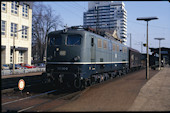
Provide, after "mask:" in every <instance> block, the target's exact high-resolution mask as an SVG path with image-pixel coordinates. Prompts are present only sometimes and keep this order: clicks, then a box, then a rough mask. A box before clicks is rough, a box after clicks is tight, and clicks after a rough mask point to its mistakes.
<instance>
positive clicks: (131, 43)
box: [129, 33, 132, 48]
mask: <svg viewBox="0 0 170 113" xmlns="http://www.w3.org/2000/svg"><path fill="white" fill-rule="evenodd" d="M129 35H130V48H132V38H131V33H129Z"/></svg>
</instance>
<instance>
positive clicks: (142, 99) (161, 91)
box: [128, 66, 170, 111]
mask: <svg viewBox="0 0 170 113" xmlns="http://www.w3.org/2000/svg"><path fill="white" fill-rule="evenodd" d="M128 111H170V66H166V67H164V69H162V70H160V72H159V73H157V74H156V75H155V76H154V77H152V78H151V79H150V80H149V81H148V82H147V83H146V84H145V85H144V86H143V87H142V88H141V90H140V92H139V94H138V96H137V98H136V99H135V101H134V103H133V104H132V106H131V107H130V108H129V110H128Z"/></svg>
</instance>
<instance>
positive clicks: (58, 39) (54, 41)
mask: <svg viewBox="0 0 170 113" xmlns="http://www.w3.org/2000/svg"><path fill="white" fill-rule="evenodd" d="M61 43H62V37H61V36H57V37H51V38H50V45H61Z"/></svg>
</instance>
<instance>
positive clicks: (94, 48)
mask: <svg viewBox="0 0 170 113" xmlns="http://www.w3.org/2000/svg"><path fill="white" fill-rule="evenodd" d="M91 62H96V44H95V43H94V37H93V36H92V37H91Z"/></svg>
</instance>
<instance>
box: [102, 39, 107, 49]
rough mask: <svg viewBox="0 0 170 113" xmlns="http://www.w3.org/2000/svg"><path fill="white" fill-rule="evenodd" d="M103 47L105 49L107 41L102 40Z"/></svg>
mask: <svg viewBox="0 0 170 113" xmlns="http://www.w3.org/2000/svg"><path fill="white" fill-rule="evenodd" d="M103 48H104V49H107V41H104V42H103Z"/></svg>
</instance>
